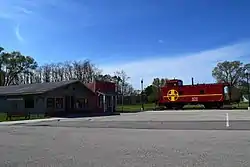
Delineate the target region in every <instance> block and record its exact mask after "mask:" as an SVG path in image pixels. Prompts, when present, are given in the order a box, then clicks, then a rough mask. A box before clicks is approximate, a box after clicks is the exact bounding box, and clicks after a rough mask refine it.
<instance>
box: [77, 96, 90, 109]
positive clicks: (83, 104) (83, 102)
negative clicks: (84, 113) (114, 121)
mask: <svg viewBox="0 0 250 167" xmlns="http://www.w3.org/2000/svg"><path fill="white" fill-rule="evenodd" d="M88 104H89V103H88V99H86V98H78V99H77V100H76V108H81V109H82V108H88Z"/></svg>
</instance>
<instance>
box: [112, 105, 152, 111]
mask: <svg viewBox="0 0 250 167" xmlns="http://www.w3.org/2000/svg"><path fill="white" fill-rule="evenodd" d="M141 107H142V105H141V104H134V105H124V106H123V109H122V106H121V105H118V106H117V108H116V110H117V111H118V112H138V111H141ZM154 108H155V104H154V103H149V104H144V110H153V109H154Z"/></svg>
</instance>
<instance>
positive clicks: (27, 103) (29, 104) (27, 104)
mask: <svg viewBox="0 0 250 167" xmlns="http://www.w3.org/2000/svg"><path fill="white" fill-rule="evenodd" d="M24 106H25V108H34V99H33V98H28V99H25V104H24Z"/></svg>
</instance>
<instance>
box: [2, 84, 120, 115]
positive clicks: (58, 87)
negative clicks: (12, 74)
mask: <svg viewBox="0 0 250 167" xmlns="http://www.w3.org/2000/svg"><path fill="white" fill-rule="evenodd" d="M115 101H116V90H115V84H114V83H110V82H100V81H94V82H93V83H89V84H83V83H82V82H80V81H78V80H69V81H61V82H48V83H36V84H23V85H13V86H2V87H0V106H1V112H29V113H32V114H36V113H37V114H38V113H46V114H48V115H53V114H71V113H88V112H113V111H114V110H115V106H116V102H115Z"/></svg>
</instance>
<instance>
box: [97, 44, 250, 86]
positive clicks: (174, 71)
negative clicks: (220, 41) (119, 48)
mask: <svg viewBox="0 0 250 167" xmlns="http://www.w3.org/2000/svg"><path fill="white" fill-rule="evenodd" d="M249 54H250V42H242V43H238V44H233V45H229V46H224V47H221V48H216V49H212V50H205V51H201V52H198V53H191V54H182V55H176V56H171V57H170V56H169V55H167V56H166V57H165V56H161V57H158V58H157V57H156V56H155V55H152V56H151V57H152V58H149V59H144V60H138V61H134V62H127V63H124V64H113V65H103V66H102V67H101V68H102V69H103V72H104V73H110V74H113V72H114V71H117V70H122V69H123V70H124V71H126V73H127V74H128V76H130V77H131V79H130V83H131V84H132V85H133V86H134V87H136V88H139V87H140V79H141V78H143V79H144V83H145V86H146V85H149V84H150V83H151V82H152V80H153V78H154V77H166V78H179V79H182V80H183V81H184V84H190V81H191V77H194V79H195V82H199V83H207V82H214V80H213V78H212V69H213V67H214V66H215V65H216V64H217V62H219V61H224V60H240V59H241V57H242V56H247V55H249ZM249 59H250V56H249V58H248V60H249Z"/></svg>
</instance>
